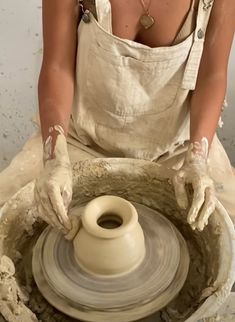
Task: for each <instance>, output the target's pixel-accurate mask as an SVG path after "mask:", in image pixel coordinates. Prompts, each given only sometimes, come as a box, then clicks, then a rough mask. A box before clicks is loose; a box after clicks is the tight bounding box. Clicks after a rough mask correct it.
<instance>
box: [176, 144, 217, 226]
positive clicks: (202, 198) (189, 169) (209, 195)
mask: <svg viewBox="0 0 235 322" xmlns="http://www.w3.org/2000/svg"><path fill="white" fill-rule="evenodd" d="M207 157H208V141H207V139H206V138H203V139H202V140H201V142H195V143H191V144H190V146H189V149H188V151H187V154H186V158H185V162H184V164H183V166H182V168H181V169H180V170H179V171H177V173H176V175H175V176H174V178H173V184H174V188H175V194H176V199H177V202H178V205H179V207H180V208H182V209H186V208H187V207H188V196H187V192H186V188H185V185H186V184H191V185H192V187H193V200H192V204H191V208H190V210H189V213H188V223H189V224H190V225H191V227H192V229H198V230H200V231H202V230H203V229H204V227H205V226H206V225H207V224H208V219H209V217H210V215H211V214H212V213H213V212H214V210H215V203H216V198H215V189H214V183H213V180H212V179H211V178H210V176H209V174H208V169H207Z"/></svg>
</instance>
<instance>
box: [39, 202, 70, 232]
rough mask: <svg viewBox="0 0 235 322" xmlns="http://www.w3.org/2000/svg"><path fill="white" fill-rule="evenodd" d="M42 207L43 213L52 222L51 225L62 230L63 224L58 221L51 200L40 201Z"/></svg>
mask: <svg viewBox="0 0 235 322" xmlns="http://www.w3.org/2000/svg"><path fill="white" fill-rule="evenodd" d="M41 206H42V209H43V211H44V215H45V216H46V217H47V218H48V220H49V221H50V222H51V223H52V226H53V227H56V228H57V229H59V230H61V231H62V230H64V229H65V228H64V226H63V225H62V224H61V223H60V222H59V220H58V218H57V215H56V213H55V211H54V209H53V208H52V205H51V202H50V200H49V198H48V200H47V201H46V202H45V203H42V202H41Z"/></svg>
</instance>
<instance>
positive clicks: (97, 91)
mask: <svg viewBox="0 0 235 322" xmlns="http://www.w3.org/2000/svg"><path fill="white" fill-rule="evenodd" d="M211 7H212V6H208V7H207V8H205V0H204V1H202V0H201V1H200V3H199V8H198V15H197V23H196V25H197V26H196V30H195V31H194V32H192V33H191V34H190V35H189V36H188V37H187V38H186V39H185V40H184V41H182V42H181V43H179V44H177V45H173V46H169V47H156V48H150V47H148V46H146V45H143V44H140V43H137V42H134V41H131V40H127V39H121V38H119V37H116V36H114V35H113V34H112V21H111V5H110V2H109V1H108V0H96V11H97V17H98V21H97V20H96V19H95V18H94V16H93V15H92V13H90V17H91V21H90V22H89V23H86V22H84V21H81V23H80V25H79V28H78V41H79V46H78V52H77V74H76V77H77V86H76V93H75V100H74V104H73V110H72V119H73V123H74V128H75V130H76V133H77V140H78V141H80V142H81V143H83V144H84V145H88V146H89V145H90V146H92V145H93V146H98V147H99V148H100V149H101V150H102V151H104V153H109V154H110V153H111V155H112V156H115V157H132V158H141V159H146V160H151V161H157V160H158V158H159V157H160V156H162V155H164V154H165V153H167V152H169V151H171V152H173V151H174V150H175V149H176V147H178V146H179V145H182V143H184V142H185V141H188V140H189V101H190V95H189V92H190V90H193V89H194V88H195V85H196V80H197V73H198V68H199V63H200V59H201V54H202V50H203V43H204V35H205V32H206V27H207V23H208V20H209V16H210V12H211Z"/></svg>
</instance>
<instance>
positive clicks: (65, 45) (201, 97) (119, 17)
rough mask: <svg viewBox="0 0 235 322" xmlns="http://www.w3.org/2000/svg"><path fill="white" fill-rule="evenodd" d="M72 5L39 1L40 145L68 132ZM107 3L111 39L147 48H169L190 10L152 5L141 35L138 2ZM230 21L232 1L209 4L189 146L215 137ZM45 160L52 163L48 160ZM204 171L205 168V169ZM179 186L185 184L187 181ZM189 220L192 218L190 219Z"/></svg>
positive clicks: (165, 2)
mask: <svg viewBox="0 0 235 322" xmlns="http://www.w3.org/2000/svg"><path fill="white" fill-rule="evenodd" d="M89 1H90V0H84V6H85V8H86V6H89ZM77 2H78V1H77V0H63V1H61V0H50V1H47V0H43V45H44V51H43V63H42V67H41V72H40V76H39V82H38V98H39V109H40V119H41V128H42V137H43V141H44V142H45V140H46V138H47V137H48V136H49V128H50V126H53V125H55V124H59V125H61V126H62V127H63V129H64V132H65V135H66V134H67V131H68V124H69V117H70V113H71V107H72V100H73V95H74V81H75V63H76V51H77V45H78V43H77V27H78V23H79V21H80V18H81V9H80V7H79V5H78V3H77ZM198 2H199V0H196V1H195V7H196V8H197V7H198ZM110 3H111V8H112V27H113V28H112V29H113V34H114V35H116V36H118V37H121V38H125V39H130V40H134V41H137V42H140V43H143V44H145V45H148V46H150V47H161V46H170V45H171V44H172V42H173V41H174V39H175V37H176V35H177V33H178V31H179V30H180V28H181V26H182V24H183V22H184V21H185V18H186V16H187V13H188V11H189V9H190V6H191V0H174V1H171V0H157V1H155V0H152V1H151V5H150V9H149V10H150V13H151V15H152V16H153V17H155V19H156V23H155V24H154V25H153V26H152V27H151V28H150V29H149V30H144V29H141V28H140V25H139V23H138V21H139V18H140V16H141V15H142V14H143V7H142V5H141V2H140V1H137V0H110ZM145 3H146V4H147V5H148V3H149V0H145ZM234 17H235V1H234V0H214V5H213V8H212V12H211V16H210V20H209V24H208V28H207V32H206V39H205V44H204V50H203V55H202V59H201V63H200V68H199V74H198V78H197V84H196V89H195V90H194V91H193V92H192V96H191V106H190V140H191V143H192V144H193V143H195V142H201V141H202V139H203V138H206V139H207V141H208V147H209V146H210V144H211V141H212V139H213V136H214V134H215V130H216V127H217V124H218V119H219V116H220V113H221V108H222V103H223V100H224V97H225V94H226V87H227V67H228V60H229V54H230V51H231V46H232V40H233V36H234V30H235V20H234ZM169 22H170V23H169ZM50 135H51V136H52V139H53V140H52V141H53V142H52V144H53V146H54V145H55V142H56V138H57V135H58V132H56V131H54V132H53V133H51V134H50ZM52 150H53V149H52ZM51 157H52V158H53V155H52V156H51ZM204 166H205V168H206V163H205V165H204ZM194 168H195V167H194ZM187 169H188V165H186V168H185V170H183V171H184V172H185V173H186V172H189V173H190V171H191V170H190V169H189V170H187ZM186 170H187V171H186ZM199 179H200V174H198V178H197V176H195V182H200V180H199ZM178 181H179V180H178ZM184 182H186V183H187V176H186V177H185V179H184ZM182 184H183V183H182ZM182 189H183V188H181V190H182ZM203 202H204V192H202V191H201V190H200V194H199V193H198V194H195V196H194V201H193V204H192V208H193V207H194V208H195V209H197V208H198V207H196V206H197V205H198V204H199V203H200V204H201V203H203ZM205 205H206V203H205ZM192 208H191V209H192ZM212 208H213V207H211V209H212ZM198 209H199V208H198ZM206 216H207V217H208V216H209V214H207V215H206ZM193 217H195V218H196V214H195V213H193ZM190 221H191V220H190Z"/></svg>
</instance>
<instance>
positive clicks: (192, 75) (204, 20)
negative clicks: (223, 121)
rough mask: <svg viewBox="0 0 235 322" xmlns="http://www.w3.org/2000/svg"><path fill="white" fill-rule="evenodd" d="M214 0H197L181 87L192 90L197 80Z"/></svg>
mask: <svg viewBox="0 0 235 322" xmlns="http://www.w3.org/2000/svg"><path fill="white" fill-rule="evenodd" d="M213 2H214V0H199V6H198V14H197V23H196V29H195V32H194V39H193V45H192V47H191V50H190V53H189V57H188V60H187V64H186V67H185V72H184V77H183V83H182V88H183V89H188V90H194V89H195V87H196V82H197V75H198V70H199V66H200V62H201V57H202V52H203V47H204V41H205V34H206V29H207V25H208V22H209V18H210V13H211V9H212V6H213Z"/></svg>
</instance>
